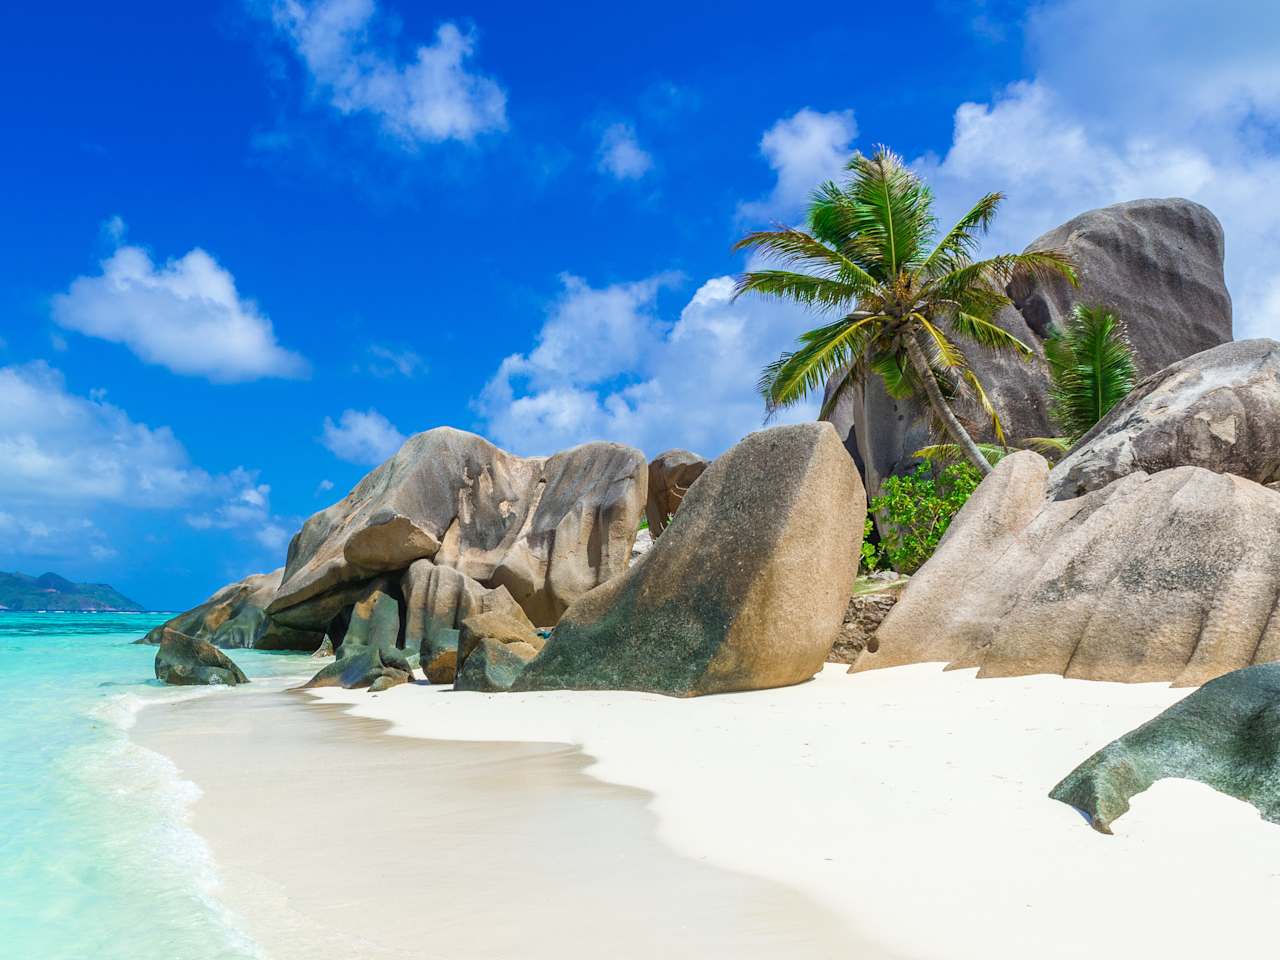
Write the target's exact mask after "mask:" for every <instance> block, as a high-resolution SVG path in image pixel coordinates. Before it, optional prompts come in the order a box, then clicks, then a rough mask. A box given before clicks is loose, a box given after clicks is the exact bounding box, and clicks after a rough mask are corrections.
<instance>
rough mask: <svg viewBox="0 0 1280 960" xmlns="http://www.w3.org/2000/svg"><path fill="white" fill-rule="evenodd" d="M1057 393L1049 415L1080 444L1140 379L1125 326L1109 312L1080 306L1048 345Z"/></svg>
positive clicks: (1051, 400) (1047, 356) (1051, 399)
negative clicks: (1081, 439)
mask: <svg viewBox="0 0 1280 960" xmlns="http://www.w3.org/2000/svg"><path fill="white" fill-rule="evenodd" d="M1044 355H1045V359H1046V360H1048V361H1049V375H1050V377H1052V379H1053V389H1052V390H1051V391H1050V393H1049V415H1050V416H1052V417H1053V419H1054V421H1055V422H1056V423H1057V424H1058V426H1060V427H1061V428H1062V429H1063V431H1064V432H1065V433H1066V435H1067V440H1068V441H1069V442H1070V443H1073V444H1074V443H1075V442H1076V441H1077V440H1079V439H1080V438H1081V437H1082V436H1084V435H1085V434H1086V433H1088V432H1089V431H1090V430H1091V429H1093V426H1094V424H1096V423H1097V422H1098V421H1099V420H1101V419H1102V418H1103V417H1104V416H1105V415H1106V413H1107V411H1108V410H1110V409H1111V408H1112V407H1114V406H1115V405H1116V404H1117V403H1118V402H1120V400H1122V399H1123V398H1124V396H1125V394H1127V393H1128V392H1129V391H1130V390H1132V389H1133V384H1134V381H1135V380H1136V379H1137V366H1136V365H1135V363H1134V359H1133V346H1132V345H1131V344H1130V343H1129V338H1128V336H1127V335H1126V333H1125V330H1124V325H1123V324H1122V323H1121V322H1120V321H1119V320H1118V319H1117V318H1116V315H1115V314H1114V313H1112V312H1111V311H1110V310H1107V309H1106V308H1104V307H1087V306H1085V305H1084V304H1082V303H1078V304H1076V308H1075V311H1074V312H1073V313H1072V316H1071V319H1070V320H1068V321H1067V323H1066V325H1065V326H1064V327H1063V328H1062V329H1056V328H1055V329H1054V331H1053V333H1052V334H1051V335H1050V336H1049V338H1048V339H1047V340H1046V341H1045V344H1044Z"/></svg>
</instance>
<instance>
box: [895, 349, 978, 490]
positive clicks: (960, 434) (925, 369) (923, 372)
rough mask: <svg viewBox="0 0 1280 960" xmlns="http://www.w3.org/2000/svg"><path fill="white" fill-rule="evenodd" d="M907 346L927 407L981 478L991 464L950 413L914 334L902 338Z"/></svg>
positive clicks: (908, 355)
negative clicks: (927, 401)
mask: <svg viewBox="0 0 1280 960" xmlns="http://www.w3.org/2000/svg"><path fill="white" fill-rule="evenodd" d="M904 339H905V340H906V344H907V359H908V360H909V361H911V369H912V370H914V371H915V374H916V376H917V377H919V378H920V382H921V383H922V384H924V392H925V396H927V397H928V398H929V406H931V407H932V408H933V412H934V413H936V414H937V415H938V419H939V420H941V421H942V422H943V424H944V425H945V426H946V428H947V433H949V434H951V439H952V440H954V441H955V442H956V444H957V445H958V446H959V447H960V449H961V450H963V451H964V455H965V456H966V457H968V458H969V462H970V463H972V464H973V465H974V466H975V467H977V468H978V470H979V471H981V472H982V474H983V476H986V475H987V474H988V473H990V472H991V464H990V463H988V462H987V458H986V457H984V456H983V455H982V451H981V450H979V449H978V445H977V444H976V443H974V442H973V437H971V436H969V431H968V430H966V429H965V428H964V424H962V423H961V422H960V421H959V420H957V419H956V415H955V414H954V413H952V412H951V407H950V405H948V403H947V401H946V398H945V397H943V396H942V391H941V390H939V389H938V381H937V380H935V379H934V377H933V369H932V368H931V367H930V366H929V360H928V358H927V357H925V355H924V351H923V350H922V349H920V343H919V341H917V340H916V335H915V333H908V334H907V335H906V337H905V338H904Z"/></svg>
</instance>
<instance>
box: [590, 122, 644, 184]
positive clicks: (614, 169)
mask: <svg viewBox="0 0 1280 960" xmlns="http://www.w3.org/2000/svg"><path fill="white" fill-rule="evenodd" d="M596 166H597V169H599V170H600V172H601V173H606V174H608V175H609V176H611V177H613V178H614V179H615V180H639V179H640V178H641V177H643V176H644V175H645V174H646V173H648V172H649V171H650V170H651V169H652V168H653V157H652V156H650V155H649V154H648V153H647V152H646V151H645V149H644V148H643V147H641V146H640V143H639V141H637V140H636V131H635V127H633V126H632V125H631V124H629V123H615V124H613V125H612V126H609V127H608V128H606V129H605V131H604V134H603V135H602V136H601V137H600V148H599V150H598V151H597V152H596Z"/></svg>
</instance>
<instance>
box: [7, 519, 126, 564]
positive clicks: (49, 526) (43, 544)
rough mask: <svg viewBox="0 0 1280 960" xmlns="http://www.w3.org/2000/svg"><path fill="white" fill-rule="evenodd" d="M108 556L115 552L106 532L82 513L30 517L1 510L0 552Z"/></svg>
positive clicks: (79, 558) (27, 555)
mask: <svg viewBox="0 0 1280 960" xmlns="http://www.w3.org/2000/svg"><path fill="white" fill-rule="evenodd" d="M86 554H87V555H88V557H89V559H91V560H110V559H111V558H113V557H115V556H117V555H118V554H119V551H118V550H116V548H115V547H114V546H112V545H111V542H110V541H109V540H108V538H107V536H106V534H105V533H103V531H102V530H101V529H99V528H98V527H97V526H96V525H95V524H94V523H93V522H92V521H91V520H87V519H84V518H83V517H66V516H57V517H49V516H45V517H40V518H37V517H33V516H25V515H22V514H20V513H18V514H15V513H12V512H9V511H7V510H0V555H3V556H20V557H24V558H32V557H41V558H47V559H58V560H73V561H76V562H81V561H83V560H84V558H85V556H86Z"/></svg>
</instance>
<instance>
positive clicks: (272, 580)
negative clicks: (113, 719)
mask: <svg viewBox="0 0 1280 960" xmlns="http://www.w3.org/2000/svg"><path fill="white" fill-rule="evenodd" d="M283 574H284V568H283V567H281V568H279V569H278V570H273V571H272V572H271V573H258V574H254V575H252V576H248V577H245V578H244V579H243V580H238V581H236V582H235V583H232V584H228V585H227V586H225V587H223V588H222V589H220V590H218V591H217V592H216V593H215V594H214V595H213V596H211V597H210V598H209V599H208V600H206V601H205V602H204V603H202V604H200V605H199V606H198V607H194V608H192V609H191V610H188V611H186V612H185V613H180V614H178V615H177V616H176V617H173V618H172V619H170V620H168V621H166V622H165V623H163V624H161V625H160V626H158V627H155V628H153V629H152V630H151V631H149V632H148V633H147V635H146V636H145V637H143V638H142V639H141V640H140V641H138V642H139V643H160V642H161V641H162V640H163V639H164V634H165V631H166V630H175V631H177V632H178V633H181V634H185V635H186V636H189V637H194V638H196V639H198V640H206V641H208V642H209V643H211V644H213V645H214V646H215V647H229V648H235V647H251V648H253V649H255V650H315V649H316V648H317V647H319V646H320V643H321V641H322V640H323V639H324V631H323V630H322V629H321V630H308V629H298V628H296V627H292V626H289V625H288V624H285V623H280V622H278V621H276V620H275V619H274V618H272V617H270V616H268V615H267V607H268V606H269V605H270V604H271V601H272V600H273V599H274V598H275V595H276V590H278V589H279V587H280V578H281V576H282V575H283Z"/></svg>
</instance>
